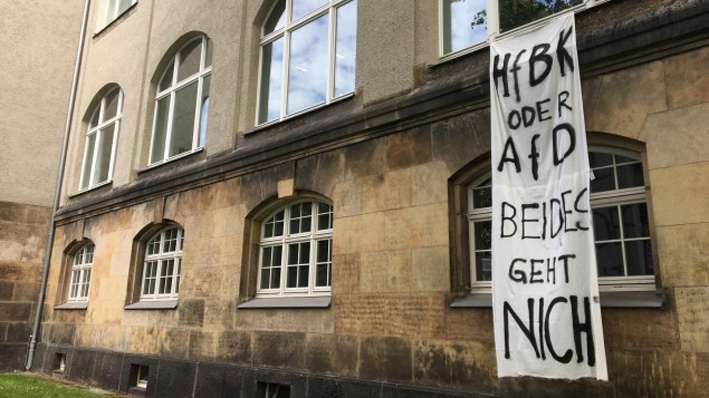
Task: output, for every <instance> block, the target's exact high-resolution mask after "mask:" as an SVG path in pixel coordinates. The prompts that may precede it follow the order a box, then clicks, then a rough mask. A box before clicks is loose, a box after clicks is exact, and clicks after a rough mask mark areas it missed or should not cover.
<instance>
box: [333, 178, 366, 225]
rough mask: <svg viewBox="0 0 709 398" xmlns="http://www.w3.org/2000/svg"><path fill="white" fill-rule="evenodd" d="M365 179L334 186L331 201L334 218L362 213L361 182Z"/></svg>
mask: <svg viewBox="0 0 709 398" xmlns="http://www.w3.org/2000/svg"><path fill="white" fill-rule="evenodd" d="M363 180H365V178H359V179H354V180H348V181H344V182H342V183H339V184H337V185H336V186H335V188H334V189H333V193H332V201H333V202H334V203H335V208H334V212H335V217H336V218H342V217H348V216H354V215H359V214H361V213H362V199H363V198H362V181H363Z"/></svg>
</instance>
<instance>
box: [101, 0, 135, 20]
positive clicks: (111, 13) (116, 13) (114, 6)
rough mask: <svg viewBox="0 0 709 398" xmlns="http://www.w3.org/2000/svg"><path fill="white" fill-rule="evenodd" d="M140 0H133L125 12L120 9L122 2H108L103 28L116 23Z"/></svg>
mask: <svg viewBox="0 0 709 398" xmlns="http://www.w3.org/2000/svg"><path fill="white" fill-rule="evenodd" d="M137 2H138V0H131V3H130V5H129V6H128V7H126V9H125V10H121V9H120V8H119V6H120V3H121V1H120V0H106V3H105V4H106V10H105V13H104V19H103V26H108V25H109V24H110V23H111V22H113V21H115V20H116V19H118V17H120V16H121V15H123V13H124V12H126V11H128V10H129V9H130V8H131V7H133V6H134V5H135V4H136V3H137Z"/></svg>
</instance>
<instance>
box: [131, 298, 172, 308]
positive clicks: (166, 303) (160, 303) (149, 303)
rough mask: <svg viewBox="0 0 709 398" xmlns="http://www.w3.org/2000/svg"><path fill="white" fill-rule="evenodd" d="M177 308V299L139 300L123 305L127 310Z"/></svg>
mask: <svg viewBox="0 0 709 398" xmlns="http://www.w3.org/2000/svg"><path fill="white" fill-rule="evenodd" d="M175 308H177V299H174V300H145V301H138V302H137V303H133V304H128V305H126V306H125V307H123V309H126V310H174V309H175Z"/></svg>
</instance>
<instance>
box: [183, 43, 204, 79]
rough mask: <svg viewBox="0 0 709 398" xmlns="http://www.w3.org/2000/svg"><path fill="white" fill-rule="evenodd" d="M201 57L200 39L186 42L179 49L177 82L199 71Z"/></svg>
mask: <svg viewBox="0 0 709 398" xmlns="http://www.w3.org/2000/svg"><path fill="white" fill-rule="evenodd" d="M201 57H202V39H199V40H194V41H192V42H190V43H189V44H187V46H185V48H183V49H182V50H180V56H179V60H180V62H179V64H178V65H177V81H178V82H180V81H182V80H184V79H185V78H187V77H190V76H192V75H194V74H195V73H197V72H199V64H200V59H201Z"/></svg>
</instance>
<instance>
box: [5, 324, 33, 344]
mask: <svg viewBox="0 0 709 398" xmlns="http://www.w3.org/2000/svg"><path fill="white" fill-rule="evenodd" d="M32 325H33V324H32V323H31V322H30V321H29V320H28V321H27V322H10V323H8V324H7V338H6V339H5V341H8V342H15V343H26V342H28V341H29V336H30V334H32ZM0 336H1V334H0ZM0 341H2V340H0Z"/></svg>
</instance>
